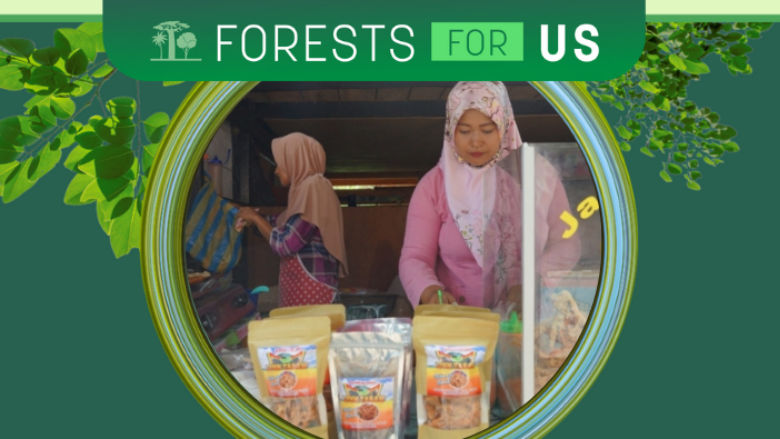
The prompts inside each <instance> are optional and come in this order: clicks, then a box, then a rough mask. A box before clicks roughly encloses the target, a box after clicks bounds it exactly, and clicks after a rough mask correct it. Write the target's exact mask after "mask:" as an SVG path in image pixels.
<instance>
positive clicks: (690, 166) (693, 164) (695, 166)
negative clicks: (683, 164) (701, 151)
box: [688, 160, 699, 169]
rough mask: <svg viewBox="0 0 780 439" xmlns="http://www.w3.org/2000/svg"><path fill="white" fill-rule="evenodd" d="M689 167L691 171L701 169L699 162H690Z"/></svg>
mask: <svg viewBox="0 0 780 439" xmlns="http://www.w3.org/2000/svg"><path fill="white" fill-rule="evenodd" d="M688 167H689V168H691V169H696V168H698V167H699V161H698V160H691V161H690V162H688Z"/></svg>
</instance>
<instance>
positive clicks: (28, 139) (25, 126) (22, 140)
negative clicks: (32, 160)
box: [0, 116, 38, 146]
mask: <svg viewBox="0 0 780 439" xmlns="http://www.w3.org/2000/svg"><path fill="white" fill-rule="evenodd" d="M37 138H38V135H37V134H36V133H35V132H34V131H33V130H32V127H31V121H30V118H29V117H27V116H11V117H7V118H5V119H1V120H0V146H24V145H29V144H30V143H32V142H34V141H35V140H36V139H37Z"/></svg>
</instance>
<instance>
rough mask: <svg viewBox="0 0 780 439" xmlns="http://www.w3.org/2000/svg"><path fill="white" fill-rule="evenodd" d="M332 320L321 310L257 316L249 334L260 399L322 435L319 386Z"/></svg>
mask: <svg viewBox="0 0 780 439" xmlns="http://www.w3.org/2000/svg"><path fill="white" fill-rule="evenodd" d="M330 325H331V322H330V319H328V318H327V317H325V316H308V317H290V318H279V319H266V320H255V321H252V322H250V323H249V337H248V345H249V353H250V354H251V356H252V366H253V368H254V371H255V376H256V377H257V387H258V389H259V393H260V402H261V403H263V405H265V406H266V407H268V408H269V409H271V410H272V411H273V412H274V413H276V414H277V415H279V416H280V417H282V418H283V419H284V420H286V421H287V422H290V423H291V424H293V425H295V426H297V427H299V428H302V429H304V430H306V431H308V432H309V433H311V434H313V435H316V436H319V437H322V438H327V437H328V420H327V414H326V408H325V398H324V397H323V395H322V386H323V384H324V380H325V370H326V366H327V362H328V347H329V345H330Z"/></svg>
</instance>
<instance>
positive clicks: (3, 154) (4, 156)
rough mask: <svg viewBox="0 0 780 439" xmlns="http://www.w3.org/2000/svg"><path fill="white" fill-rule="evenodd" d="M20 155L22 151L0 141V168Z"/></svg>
mask: <svg viewBox="0 0 780 439" xmlns="http://www.w3.org/2000/svg"><path fill="white" fill-rule="evenodd" d="M21 153H22V151H21V149H20V148H17V147H16V146H14V145H11V144H3V143H2V141H0V166H3V165H5V164H8V163H13V162H14V160H15V159H16V157H18V156H19V154H21Z"/></svg>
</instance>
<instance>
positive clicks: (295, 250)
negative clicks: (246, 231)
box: [269, 214, 339, 288]
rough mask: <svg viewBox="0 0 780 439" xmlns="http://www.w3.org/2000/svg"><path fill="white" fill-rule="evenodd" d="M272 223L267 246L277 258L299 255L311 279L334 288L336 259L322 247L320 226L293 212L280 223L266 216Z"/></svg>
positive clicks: (337, 264) (336, 268) (336, 279)
mask: <svg viewBox="0 0 780 439" xmlns="http://www.w3.org/2000/svg"><path fill="white" fill-rule="evenodd" d="M269 222H270V223H271V225H273V226H274V228H273V230H272V231H271V239H270V240H269V243H270V244H271V249H272V250H273V251H274V253H276V254H278V255H279V256H281V257H288V256H295V255H296V254H297V255H298V256H300V258H301V262H303V267H304V268H305V269H306V271H308V272H309V274H311V275H312V277H314V279H316V280H318V281H319V282H322V283H324V284H326V285H330V286H331V287H333V288H336V286H337V285H338V278H339V261H338V259H336V258H334V257H333V256H332V255H331V254H330V253H329V252H328V249H326V248H325V243H324V242H323V241H322V235H321V234H320V229H318V228H317V226H315V225H314V224H312V223H309V222H307V221H305V220H304V219H303V218H301V215H300V214H296V215H293V216H291V217H290V218H288V219H287V222H285V223H284V225H282V226H277V225H276V216H272V217H270V218H269Z"/></svg>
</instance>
